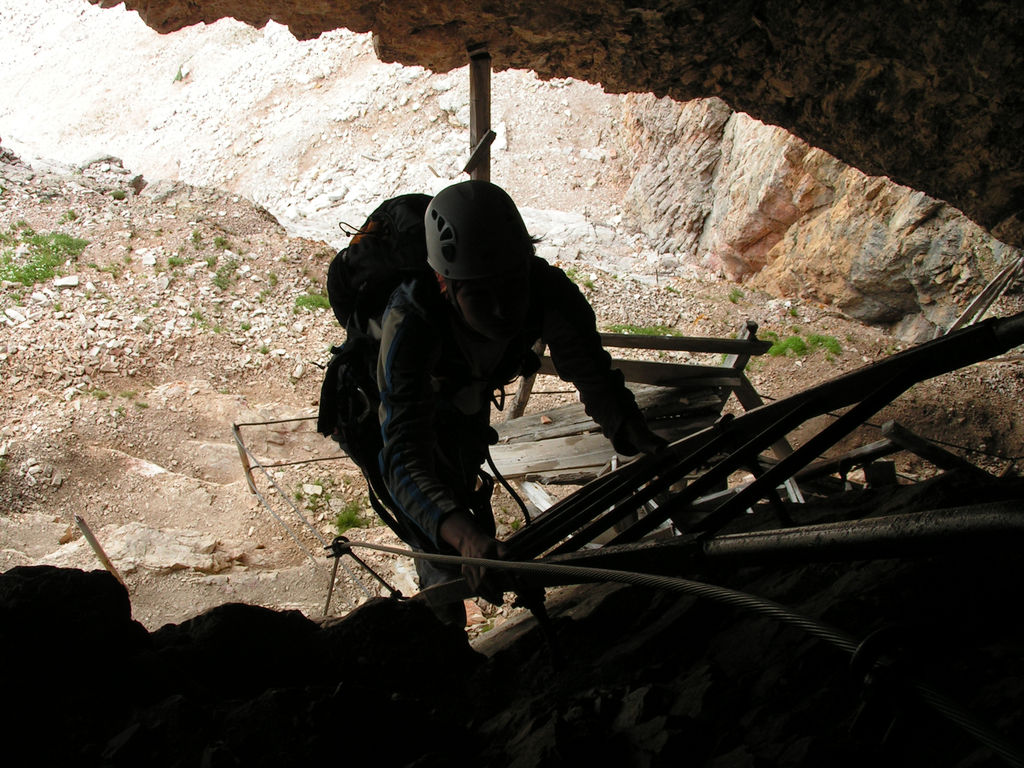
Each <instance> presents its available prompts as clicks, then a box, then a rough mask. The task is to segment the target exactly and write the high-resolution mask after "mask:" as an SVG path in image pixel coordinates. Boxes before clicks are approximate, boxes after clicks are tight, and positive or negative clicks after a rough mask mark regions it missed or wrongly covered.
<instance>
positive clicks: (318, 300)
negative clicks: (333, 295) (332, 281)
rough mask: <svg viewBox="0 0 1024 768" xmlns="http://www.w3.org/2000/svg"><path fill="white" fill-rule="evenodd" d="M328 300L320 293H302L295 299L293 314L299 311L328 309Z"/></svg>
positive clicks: (329, 304)
mask: <svg viewBox="0 0 1024 768" xmlns="http://www.w3.org/2000/svg"><path fill="white" fill-rule="evenodd" d="M330 308H331V302H330V300H329V299H328V298H327V297H326V296H325V295H324V294H322V293H304V294H302V295H301V296H296V297H295V312H296V313H298V311H299V310H300V309H305V310H308V311H313V310H314V309H330Z"/></svg>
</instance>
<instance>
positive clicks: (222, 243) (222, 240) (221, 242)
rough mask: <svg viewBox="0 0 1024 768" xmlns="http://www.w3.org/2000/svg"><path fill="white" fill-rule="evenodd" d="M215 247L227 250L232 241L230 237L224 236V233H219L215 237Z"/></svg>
mask: <svg viewBox="0 0 1024 768" xmlns="http://www.w3.org/2000/svg"><path fill="white" fill-rule="evenodd" d="M213 247H214V248H216V249H217V250H218V251H226V250H229V249H230V247H231V243H229V242H228V239H227V238H226V237H223V236H222V235H217V236H216V237H215V238H213Z"/></svg>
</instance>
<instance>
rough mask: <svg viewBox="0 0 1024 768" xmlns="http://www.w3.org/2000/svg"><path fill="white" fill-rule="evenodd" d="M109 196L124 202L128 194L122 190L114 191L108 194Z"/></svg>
mask: <svg viewBox="0 0 1024 768" xmlns="http://www.w3.org/2000/svg"><path fill="white" fill-rule="evenodd" d="M110 196H111V197H112V198H114V199H115V200H124V199H125V198H126V197H128V193H127V192H125V191H124V190H123V189H115V190H114V191H113V192H111V193H110Z"/></svg>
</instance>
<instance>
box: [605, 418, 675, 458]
mask: <svg viewBox="0 0 1024 768" xmlns="http://www.w3.org/2000/svg"><path fill="white" fill-rule="evenodd" d="M612 445H613V446H614V448H615V450H616V451H618V452H619V453H621V454H623V455H625V456H634V455H636V454H638V453H646V454H649V455H653V454H656V453H659V452H661V451H662V450H663V449H664V448H665V446H667V445H668V441H667V440H666V439H665V438H663V437H661V436H660V435H656V434H655V433H654V432H652V431H651V428H650V427H648V426H647V421H646V420H645V419H644V417H643V416H641V415H639V414H637V415H636V416H632V417H630V418H627V419H626V420H625V421H624V422H622V426H620V427H619V431H618V432H616V433H615V437H614V438H613V439H612Z"/></svg>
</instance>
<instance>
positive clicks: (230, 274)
mask: <svg viewBox="0 0 1024 768" xmlns="http://www.w3.org/2000/svg"><path fill="white" fill-rule="evenodd" d="M237 271H238V259H226V260H225V261H224V263H223V264H221V265H220V267H218V268H217V274H215V275H214V276H213V284H214V285H216V286H217V287H218V288H220V289H221V290H222V291H224V290H227V288H228V286H229V285H231V283H233V282H234V280H235V272H237Z"/></svg>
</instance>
